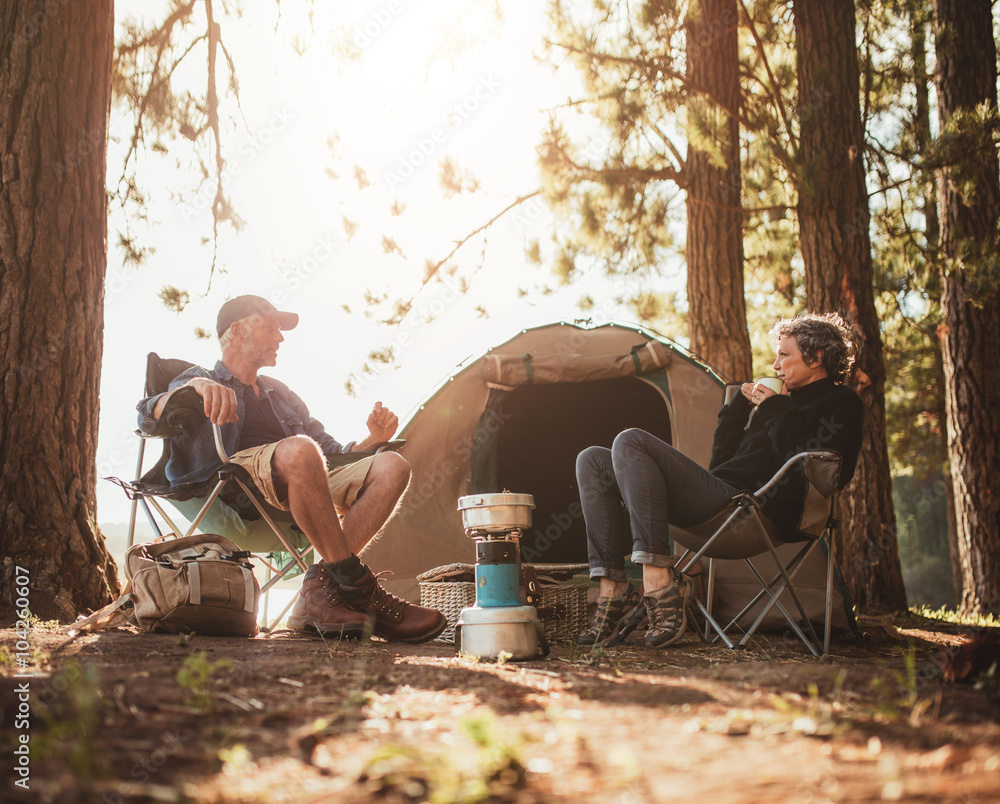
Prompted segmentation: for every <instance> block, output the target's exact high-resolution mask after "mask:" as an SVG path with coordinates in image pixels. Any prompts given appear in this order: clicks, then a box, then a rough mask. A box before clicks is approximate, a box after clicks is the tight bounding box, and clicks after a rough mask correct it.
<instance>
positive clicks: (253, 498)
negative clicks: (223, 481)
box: [233, 476, 309, 572]
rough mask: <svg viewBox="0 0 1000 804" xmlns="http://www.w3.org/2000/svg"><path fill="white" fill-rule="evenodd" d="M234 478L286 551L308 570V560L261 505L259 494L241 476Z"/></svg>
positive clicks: (302, 568) (303, 569) (302, 567)
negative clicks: (248, 486) (251, 489)
mask: <svg viewBox="0 0 1000 804" xmlns="http://www.w3.org/2000/svg"><path fill="white" fill-rule="evenodd" d="M233 479H234V480H235V481H236V482H237V483H238V484H239V486H240V488H241V489H243V491H244V492H245V493H246V495H247V496H248V497H249V498H250V501H251V502H252V503H253V504H254V507H255V508H256V509H257V510H258V511H259V512H260V515H261V516H262V517H263V518H264V520H265V521H266V522H267V524H268V525H270V527H271V530H273V531H274V535H275V536H277V537H278V539H279V540H280V541H281V543H282V544H283V545H284V546H285V550H286V552H288V553H290V554H291V555H292V557H293V558H294V559H295V563H296V564H298V565H299V568H300V569H301V570H302V571H303V572H307V571H308V569H309V567H308V566H306V562H305V561H304V560H303V559H302V555H300V554H299V551H298V550H296V549H295V547H294V546H293V545H292V543H291V542H289V541H288V538H287V537H286V536H285V534H284V532H283V531H282V530H281V528H280V527H278V524H277V523H276V522H275V521H274V519H273V518H272V517H271V515H270V514H269V513H268V512H267V511H265V510H264V508H263V507H261V505H260V504H259V503H258V502H257V496H256V495H255V494H254V493H253V492H251V491H250V489H249V488H247V484H246V483H244V482H243V480H242V479H241V478H240V477H239V476H234V478H233Z"/></svg>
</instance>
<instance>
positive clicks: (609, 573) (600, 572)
mask: <svg viewBox="0 0 1000 804" xmlns="http://www.w3.org/2000/svg"><path fill="white" fill-rule="evenodd" d="M590 577H591V580H593V579H594V578H608V579H609V580H612V581H627V580H628V573H627V572H625V570H623V569H609V568H608V567H591V568H590Z"/></svg>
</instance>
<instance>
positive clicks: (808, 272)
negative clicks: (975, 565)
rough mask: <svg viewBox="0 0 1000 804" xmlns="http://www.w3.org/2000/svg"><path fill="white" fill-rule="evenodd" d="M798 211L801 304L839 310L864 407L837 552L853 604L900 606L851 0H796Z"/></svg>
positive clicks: (843, 500) (903, 599)
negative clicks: (853, 349) (854, 346)
mask: <svg viewBox="0 0 1000 804" xmlns="http://www.w3.org/2000/svg"><path fill="white" fill-rule="evenodd" d="M794 12H795V34H796V48H797V68H798V79H799V119H800V131H801V142H800V154H799V158H800V175H799V200H798V219H799V230H800V237H801V248H802V257H803V261H804V263H805V281H806V303H807V306H808V307H809V309H810V310H813V311H816V312H823V311H829V310H837V311H840V312H841V314H842V315H844V317H845V318H846V319H847V321H848V322H849V323H850V324H851V327H852V329H853V330H854V332H855V335H856V337H857V340H858V346H859V350H858V361H857V370H856V372H855V377H854V379H853V381H852V384H853V386H854V388H855V390H856V391H857V392H858V393H859V394H860V395H861V399H862V401H863V402H864V406H865V434H864V443H863V445H862V448H861V455H860V456H859V458H858V466H857V469H856V471H855V475H854V480H853V481H852V483H851V485H850V486H849V487H848V490H847V492H846V493H845V494H843V495H841V510H840V518H841V523H840V527H839V529H838V534H839V538H838V542H839V543H838V545H837V548H836V550H837V555H839V556H840V557H841V559H840V564H841V570H842V572H843V573H844V580H845V582H846V584H847V588H848V590H849V591H850V594H851V596H852V598H853V600H854V603H855V604H856V605H857V606H858V608H859V609H860V610H862V611H875V610H898V609H902V608H905V607H906V591H905V588H904V586H903V574H902V569H901V567H900V563H899V549H898V545H897V542H896V522H895V513H894V509H893V503H892V479H891V476H890V473H889V455H888V450H887V448H886V433H885V363H884V360H883V355H882V341H881V336H880V333H879V320H878V316H877V314H876V311H875V300H874V295H873V293H872V258H871V240H870V236H869V232H868V219H869V214H868V192H867V189H866V187H865V166H864V138H863V131H862V127H861V118H860V111H859V91H860V84H859V80H860V79H859V67H858V54H857V46H856V44H855V17H854V2H853V0H795V2H794Z"/></svg>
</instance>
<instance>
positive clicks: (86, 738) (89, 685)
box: [36, 662, 106, 779]
mask: <svg viewBox="0 0 1000 804" xmlns="http://www.w3.org/2000/svg"><path fill="white" fill-rule="evenodd" d="M105 705H106V702H105V700H104V697H103V696H102V695H101V686H100V680H99V677H98V671H97V666H96V665H94V664H92V663H89V662H88V663H87V664H84V665H83V666H82V667H81V666H80V665H78V664H76V663H75V662H68V663H67V664H66V666H65V667H64V668H63V669H62V670H61V671H60V672H59V673H58V674H56V675H55V676H53V677H52V682H51V693H48V694H46V695H45V696H43V698H42V706H40V707H39V708H38V711H39V715H40V716H41V718H42V720H44V721H45V725H46V729H45V731H44V733H43V734H42V735H41V736H39V737H38V738H37V740H38V742H37V743H36V745H37V746H38V753H39V755H40V756H42V757H45V758H46V760H48V761H56V762H62V761H68V762H69V765H70V767H72V769H73V771H74V772H75V773H76V775H77V777H78V778H81V779H94V778H96V777H99V776H101V775H102V774H103V773H104V772H105V765H104V762H103V760H102V759H101V757H100V756H99V755H98V754H97V753H95V751H94V746H95V745H96V743H97V734H98V732H99V731H100V728H101V710H102V708H103V707H104V706H105Z"/></svg>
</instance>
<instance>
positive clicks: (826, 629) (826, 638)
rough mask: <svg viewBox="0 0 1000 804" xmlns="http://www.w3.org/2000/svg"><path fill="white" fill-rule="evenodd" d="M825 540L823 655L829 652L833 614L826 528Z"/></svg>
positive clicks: (829, 532) (830, 547)
mask: <svg viewBox="0 0 1000 804" xmlns="http://www.w3.org/2000/svg"><path fill="white" fill-rule="evenodd" d="M823 538H825V539H826V547H827V549H826V551H825V552H826V602H825V608H824V610H823V653H825V654H826V653H829V652H830V626H831V623H830V620H831V616H830V615H831V614H832V612H833V567H834V563H833V532H832V530H831V529H830V528H827V530H826V533H824V534H823Z"/></svg>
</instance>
